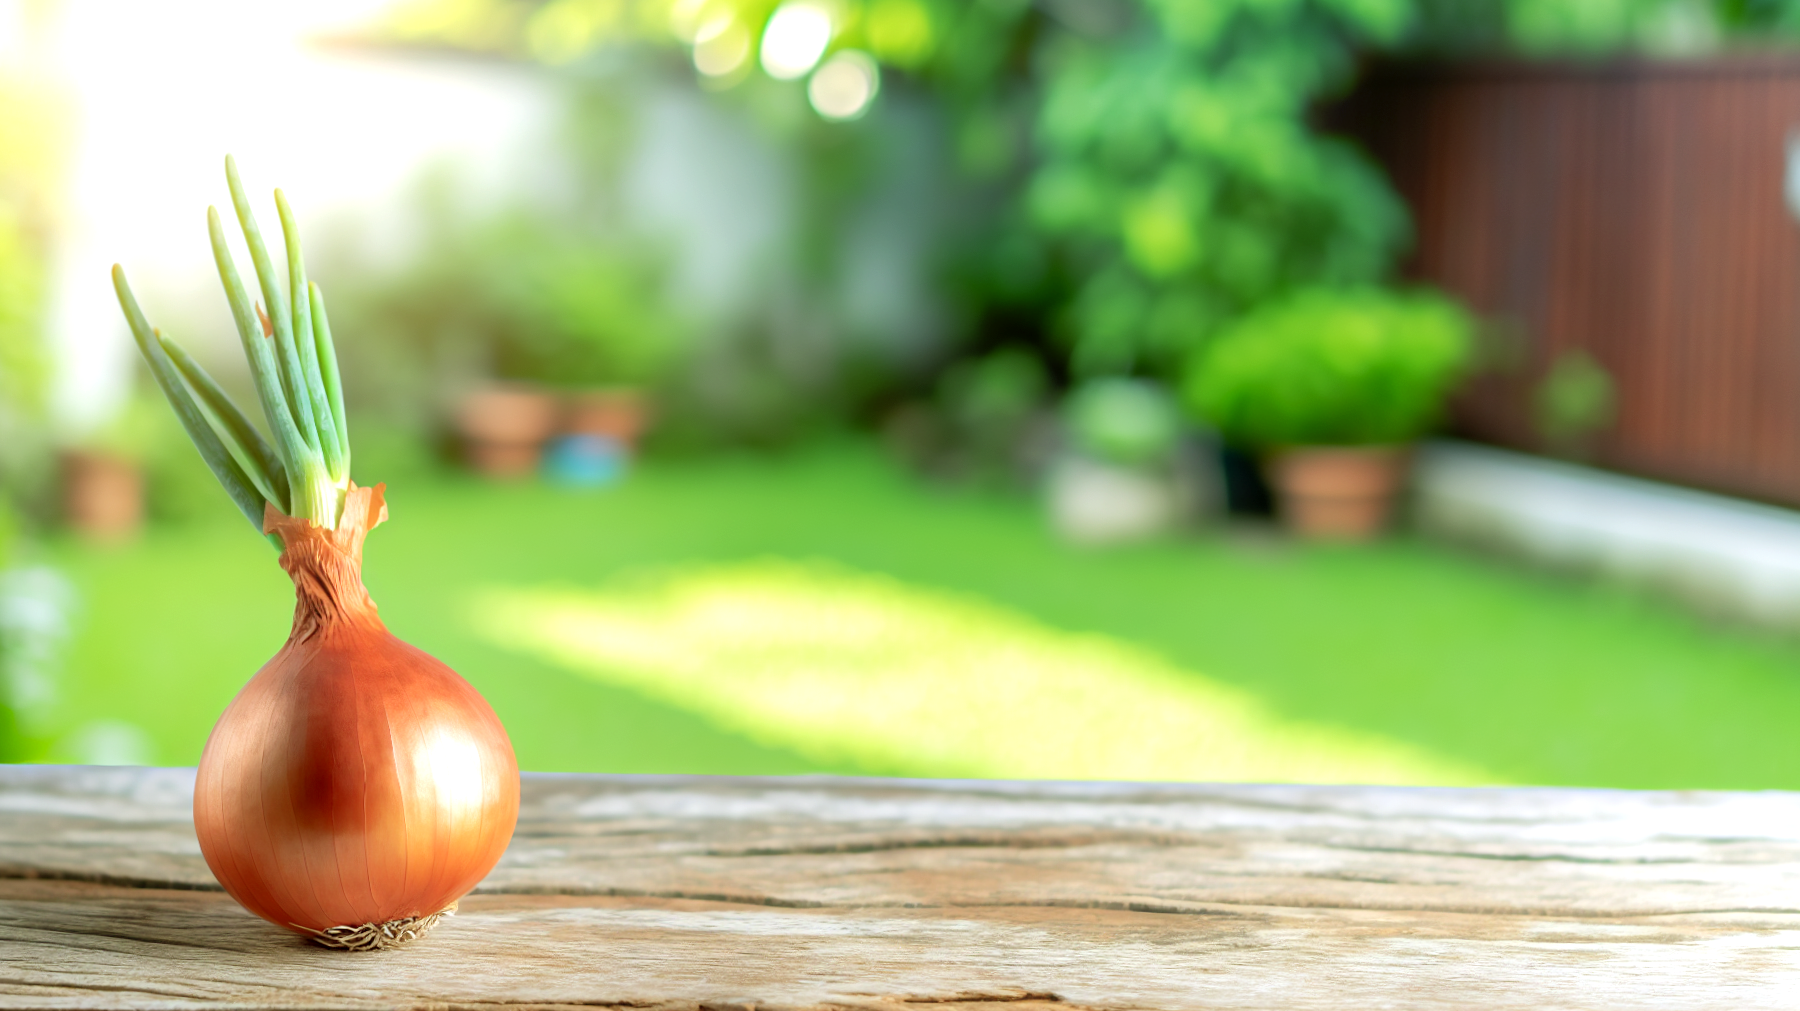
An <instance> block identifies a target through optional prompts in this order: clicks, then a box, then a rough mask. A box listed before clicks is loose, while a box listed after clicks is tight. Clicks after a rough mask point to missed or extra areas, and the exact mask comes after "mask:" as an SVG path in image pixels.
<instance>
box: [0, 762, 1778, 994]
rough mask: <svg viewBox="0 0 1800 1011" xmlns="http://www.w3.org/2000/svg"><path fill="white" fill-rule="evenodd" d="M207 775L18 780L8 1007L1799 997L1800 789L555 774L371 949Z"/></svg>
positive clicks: (105, 773)
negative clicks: (319, 910) (228, 858)
mask: <svg viewBox="0 0 1800 1011" xmlns="http://www.w3.org/2000/svg"><path fill="white" fill-rule="evenodd" d="M191 784H192V772H191V771H188V770H177V769H148V770H145V769H137V770H132V769H91V768H90V769H82V768H50V767H11V768H3V769H0V1006H4V1007H146V1008H149V1007H155V1008H175V1007H189V1006H193V1005H199V1004H210V1005H215V1006H229V1007H257V1008H262V1007H334V1008H363V1007H395V1006H402V1007H404V1006H432V1007H483V1008H489V1007H493V1006H495V1005H539V1006H542V1005H552V1006H556V1005H584V1006H592V1005H623V1006H631V1007H643V1008H687V1009H700V1008H709V1009H723V1008H726V1007H745V1008H748V1007H758V1008H828V1007H829V1008H883V1009H898V1008H900V1006H901V1005H903V1004H913V1003H944V1004H950V1005H953V1006H967V1007H971V1008H972V1007H973V1006H975V1005H977V1004H991V1003H992V1002H996V1001H1009V1002H1014V1003H1015V1007H1016V1008H1017V1011H1026V1009H1028V1008H1032V1007H1038V1006H1042V1007H1046V1008H1047V1007H1048V1006H1049V1005H1050V1004H1052V1003H1057V1004H1060V1005H1062V1006H1064V1007H1083V1008H1090V1007H1091V1008H1166V1009H1177V1008H1294V1009H1300V1008H1377V1007H1380V1008H1393V1007H1420V1008H1439V1007H1479V1008H1590V1007H1591V1008H1703V1007H1719V1008H1725V1007H1730V1008H1792V1007H1796V1006H1800V795H1791V794H1774V793H1771V794H1706V793H1689V794H1675V793H1623V792H1609V791H1586V790H1448V789H1386V788H1368V787H1300V786H1165V785H1149V786H1144V785H1116V784H1026V783H973V782H970V783H923V782H905V781H875V780H836V779H784V780H772V779H763V780H754V779H716V778H688V777H602V776H527V777H526V781H525V810H524V814H523V816H522V818H521V821H520V825H519V832H518V835H517V837H516V838H515V840H514V842H513V846H512V849H511V850H510V851H509V852H508V854H507V856H506V858H505V860H504V861H502V863H501V865H500V867H499V868H498V869H496V870H495V872H494V873H493V874H492V875H491V876H490V877H489V878H488V880H487V881H486V882H485V883H484V884H483V885H482V886H481V888H480V889H478V891H477V892H476V894H474V895H472V896H470V897H469V898H468V899H466V900H465V901H464V902H463V907H462V912H461V913H460V915H458V916H457V917H456V918H455V919H452V920H449V921H447V922H446V923H445V924H444V925H443V926H441V927H439V928H438V930H437V931H436V932H435V933H433V934H432V935H431V936H430V937H428V938H427V939H426V940H425V941H424V942H423V943H421V944H419V945H417V946H415V947H412V948H407V949H402V950H398V951H391V952H382V953H374V954H363V955H356V954H345V953H338V952H330V951H325V950H322V949H318V948H314V947H311V946H308V945H306V944H305V943H303V942H301V941H300V940H299V939H298V938H296V937H294V936H293V935H290V934H287V933H285V932H283V931H280V930H277V929H275V928H273V927H270V926H268V925H266V924H264V923H262V922H261V921H259V920H256V919H254V918H253V917H251V916H250V915H249V914H247V913H245V912H243V911H242V910H241V909H239V908H238V907H237V906H236V905H235V904H234V903H233V902H232V901H231V900H230V899H229V898H228V897H226V896H225V895H224V894H223V893H222V892H220V891H218V890H217V885H216V884H214V883H213V880H212V877H211V876H210V875H209V874H208V873H207V870H206V866H205V864H204V863H203V862H202V861H201V859H200V856H199V850H198V847H197V846H196V844H195V841H194V835H193V829H192V826H191V823H190V821H189V815H188V805H189V802H190V790H191Z"/></svg>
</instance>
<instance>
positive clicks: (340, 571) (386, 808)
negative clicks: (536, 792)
mask: <svg viewBox="0 0 1800 1011" xmlns="http://www.w3.org/2000/svg"><path fill="white" fill-rule="evenodd" d="M383 490H384V489H383V487H382V486H379V485H378V486H376V487H375V488H373V489H370V488H356V487H354V486H353V487H352V490H351V492H350V494H349V497H348V499H347V500H346V504H345V508H344V516H343V520H342V521H341V522H340V523H339V525H338V527H337V529H335V530H327V529H324V528H322V527H318V526H314V525H312V524H310V523H308V522H306V521H304V520H296V519H292V518H290V517H287V516H284V515H282V514H281V513H279V512H277V511H276V510H274V509H273V508H272V507H271V508H270V509H269V510H268V515H267V516H266V517H265V522H264V528H265V530H266V531H267V532H269V533H273V534H277V535H278V536H280V537H281V539H282V542H283V545H284V548H283V551H282V556H281V564H282V568H284V569H286V570H287V571H288V574H289V575H290V576H291V577H293V580H294V586H295V596H296V603H295V609H294V627H293V631H292V633H290V636H289V638H288V641H287V644H286V645H284V646H283V647H282V648H281V651H280V652H279V653H277V654H275V657H274V658H273V659H271V660H270V661H269V662H268V663H267V664H265V665H264V666H263V668H262V670H260V671H258V672H257V674H256V676H255V677H254V678H252V679H251V680H250V683H249V684H247V685H245V686H244V689H243V690H242V691H241V692H239V693H238V696H237V698H236V699H234V700H232V703H231V705H230V706H228V707H227V708H226V710H225V714H224V715H223V716H221V717H220V718H219V722H218V724H217V725H216V726H215V727H214V728H213V731H212V735H211V736H210V737H209V738H208V739H207V742H206V750H205V752H204V753H203V754H202V755H201V758H200V771H199V776H198V778H197V780H196V783H195V789H194V829H195V832H196V833H197V834H198V835H199V838H200V852H201V853H202V854H203V855H204V856H205V858H206V863H207V866H208V867H210V868H212V872H213V874H214V875H215V876H216V877H217V878H218V879H219V883H220V884H221V885H223V886H224V887H225V891H226V892H228V893H230V895H231V896H232V897H233V898H235V899H237V900H238V901H239V902H240V903H242V904H243V905H244V907H245V908H246V909H249V910H250V911H251V912H253V913H255V914H256V915H258V916H260V917H262V918H263V919H265V920H268V921H269V922H271V923H274V924H277V925H279V926H282V927H285V928H287V929H290V930H295V931H297V932H299V933H302V934H306V935H308V936H313V937H317V936H318V935H319V933H320V932H323V931H325V930H328V929H330V928H333V927H346V926H356V925H362V924H377V925H380V924H384V923H388V922H390V921H398V920H405V919H407V918H409V917H427V916H431V915H432V914H435V913H438V912H440V911H442V910H444V909H445V908H446V907H448V906H450V905H451V904H452V903H454V902H455V901H456V900H457V899H459V898H461V897H462V896H463V895H465V894H467V893H468V891H469V890H470V889H472V888H474V887H475V885H476V884H477V883H478V882H480V881H481V879H482V878H483V877H485V876H486V875H487V873H488V871H490V870H492V869H493V866H494V864H495V863H496V862H497V861H498V860H499V859H500V855H501V854H502V853H503V852H505V850H506V846H507V843H508V842H509V841H511V839H512V833H513V827H514V825H515V824H516V823H517V821H518V815H519V767H518V762H517V760H516V759H515V758H514V756H513V750H512V742H511V741H510V740H509V739H508V738H507V736H506V729H505V728H504V727H503V726H501V724H500V720H499V718H498V717H497V716H495V715H494V711H493V709H492V708H491V707H489V706H488V704H487V702H486V700H484V699H483V698H482V697H481V695H480V693H479V692H477V691H476V690H475V689H474V687H473V686H471V685H470V684H469V683H468V682H467V681H464V680H463V679H462V678H461V677H460V676H458V675H457V673H456V672H455V671H453V670H451V669H450V668H449V667H447V666H445V665H444V664H443V663H441V662H440V661H438V660H436V659H435V658H433V657H432V656H430V655H429V654H427V653H425V652H424V651H423V650H420V649H417V648H415V647H413V646H410V645H408V644H406V643H404V642H402V641H400V640H399V639H397V638H395V637H394V636H393V635H392V634H390V633H389V632H388V630H387V628H386V627H385V626H384V625H383V624H382V623H381V620H380V618H379V617H377V615H376V611H375V605H374V603H373V602H372V601H371V600H370V599H369V596H368V592H367V591H366V590H365V589H364V588H363V585H362V575H361V569H362V566H361V561H362V542H363V538H364V537H365V536H366V535H367V533H368V531H369V530H371V529H373V528H374V526H375V525H376V524H377V523H380V522H381V521H382V520H383V519H385V518H386V516H387V509H386V506H385V504H384V503H383V501H382V492H383Z"/></svg>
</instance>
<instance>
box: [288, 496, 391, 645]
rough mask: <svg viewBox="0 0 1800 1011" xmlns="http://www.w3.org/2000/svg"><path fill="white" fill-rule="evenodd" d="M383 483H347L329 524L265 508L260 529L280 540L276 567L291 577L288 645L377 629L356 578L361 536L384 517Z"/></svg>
mask: <svg viewBox="0 0 1800 1011" xmlns="http://www.w3.org/2000/svg"><path fill="white" fill-rule="evenodd" d="M386 488H387V486H386V485H376V486H375V487H373V488H359V487H357V486H356V485H354V484H351V485H350V487H349V490H348V491H347V492H346V493H345V495H344V503H343V511H342V514H341V516H340V517H339V521H338V523H337V524H336V525H335V526H332V527H328V526H325V525H322V524H320V523H319V522H318V521H316V520H313V519H310V518H304V517H297V516H288V515H285V514H283V513H282V512H280V511H279V510H277V509H276V508H275V507H274V506H268V507H266V508H265V510H264V512H263V532H264V533H267V534H273V535H275V536H276V537H277V538H279V539H280V541H281V567H282V569H284V570H285V571H286V572H287V574H288V577H289V578H290V579H292V580H293V581H294V627H293V631H292V632H290V633H289V635H288V641H289V642H290V643H299V642H305V641H307V640H309V639H312V638H314V637H315V636H318V635H322V634H329V633H331V632H333V631H336V630H338V629H341V628H346V627H364V628H376V629H381V628H384V627H385V626H383V625H382V623H381V618H380V617H379V616H378V615H377V614H376V612H375V602H374V601H373V600H371V599H369V591H368V590H367V589H365V588H364V587H363V582H362V548H363V539H364V538H365V537H367V536H368V533H369V531H370V530H373V529H374V528H375V526H376V524H378V523H380V522H381V521H383V520H385V519H387V503H386V502H385V501H383V492H385V491H386Z"/></svg>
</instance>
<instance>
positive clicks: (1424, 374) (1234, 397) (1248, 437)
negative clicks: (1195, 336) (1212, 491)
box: [1185, 288, 1473, 539]
mask: <svg viewBox="0 0 1800 1011" xmlns="http://www.w3.org/2000/svg"><path fill="white" fill-rule="evenodd" d="M1472 329H1473V328H1472V325H1471V323H1470V320H1469V317H1468V315H1467V314H1466V313H1465V312H1464V311H1463V310H1462V309H1461V307H1459V306H1458V305H1457V304H1456V303H1454V302H1452V301H1450V300H1449V299H1447V298H1445V297H1444V296H1442V295H1438V294H1435V293H1430V292H1396V291H1388V290H1383V289H1377V288H1345V289H1310V290H1304V291H1300V292H1297V293H1295V294H1292V295H1289V296H1288V297H1286V298H1283V299H1281V300H1279V301H1276V302H1273V303H1270V304H1268V305H1265V306H1263V307H1261V308H1259V309H1257V310H1255V311H1253V312H1251V313H1249V314H1248V315H1246V316H1244V317H1243V318H1242V319H1240V320H1239V321H1238V322H1237V323H1236V324H1234V325H1233V326H1231V327H1230V328H1229V329H1227V330H1226V331H1225V332H1224V333H1222V334H1220V335H1219V336H1218V337H1217V338H1216V339H1214V340H1213V341H1212V342H1210V343H1209V344H1207V345H1206V346H1204V347H1203V348H1201V349H1200V350H1199V351H1198V352H1196V354H1195V355H1194V357H1193V358H1192V359H1191V361H1190V362H1189V365H1188V371H1187V376H1186V382H1185V393H1186V395H1187V399H1188V402H1189V404H1190V406H1191V407H1192V408H1193V409H1194V410H1196V411H1197V412H1198V413H1199V414H1200V415H1201V416H1202V417H1203V418H1205V419H1206V420H1207V421H1209V422H1211V423H1212V424H1213V425H1214V426H1215V427H1217V428H1218V430H1219V432H1220V433H1221V434H1222V435H1223V436H1224V437H1225V438H1226V439H1227V440H1229V441H1231V442H1232V443H1233V444H1235V445H1238V446H1243V447H1246V448H1249V449H1252V450H1253V451H1256V452H1258V453H1260V454H1261V455H1262V456H1263V458H1264V459H1265V460H1266V461H1267V462H1268V466H1269V476H1270V479H1271V483H1272V484H1273V485H1274V487H1275V491H1276V495H1277V498H1278V500H1279V502H1278V505H1279V508H1280V510H1281V514H1282V517H1283V519H1284V520H1285V522H1286V523H1287V524H1288V525H1289V527H1290V528H1291V529H1292V530H1294V531H1295V532H1297V533H1300V534H1302V535H1305V536H1312V537H1330V538H1348V539H1356V538H1364V537H1369V536H1372V535H1373V534H1375V533H1376V532H1378V531H1379V530H1380V529H1381V528H1382V527H1383V526H1384V525H1385V523H1386V521H1387V517H1388V514H1389V512H1390V511H1391V507H1392V502H1393V499H1394V494H1395V492H1396V491H1397V490H1398V488H1399V486H1400V483H1401V479H1402V478H1403V476H1404V474H1405V469H1406V463H1407V448H1408V446H1409V445H1410V444H1411V443H1412V441H1413V440H1415V439H1417V438H1418V437H1419V436H1420V435H1422V434H1424V432H1425V431H1427V430H1428V429H1429V428H1430V427H1431V426H1432V424H1434V423H1435V422H1436V421H1437V419H1438V416H1439V412H1440V410H1441V408H1442V405H1443V401H1444V397H1445V395H1446V394H1447V393H1448V392H1449V391H1450V388H1451V386H1452V385H1453V384H1454V383H1455V382H1456V380H1457V379H1458V378H1459V377H1460V376H1461V375H1462V372H1463V370H1464V368H1465V367H1466V365H1467V363H1468V360H1469V355H1470V350H1471V343H1472Z"/></svg>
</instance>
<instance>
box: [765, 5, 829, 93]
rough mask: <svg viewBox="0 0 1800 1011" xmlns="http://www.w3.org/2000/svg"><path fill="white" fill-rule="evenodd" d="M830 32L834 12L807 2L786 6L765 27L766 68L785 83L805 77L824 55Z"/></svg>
mask: <svg viewBox="0 0 1800 1011" xmlns="http://www.w3.org/2000/svg"><path fill="white" fill-rule="evenodd" d="M831 31H832V24H831V12H830V11H828V10H826V9H825V8H824V7H822V6H819V5H818V4H814V3H805V2H801V3H790V4H783V5H782V6H781V7H780V8H779V9H777V10H776V11H775V13H774V14H772V15H770V17H769V23H768V25H767V26H765V27H764V28H763V37H762V66H763V69H764V70H765V71H767V72H768V74H769V76H770V77H773V78H776V79H778V80H783V81H791V80H793V79H794V78H796V77H800V76H802V75H804V74H805V73H806V72H807V71H809V70H811V69H812V68H813V67H814V66H816V65H817V64H818V62H819V57H821V56H823V55H825V47H826V46H828V45H830V44H831Z"/></svg>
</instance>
